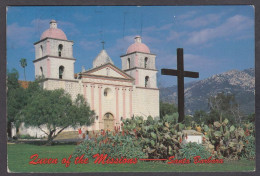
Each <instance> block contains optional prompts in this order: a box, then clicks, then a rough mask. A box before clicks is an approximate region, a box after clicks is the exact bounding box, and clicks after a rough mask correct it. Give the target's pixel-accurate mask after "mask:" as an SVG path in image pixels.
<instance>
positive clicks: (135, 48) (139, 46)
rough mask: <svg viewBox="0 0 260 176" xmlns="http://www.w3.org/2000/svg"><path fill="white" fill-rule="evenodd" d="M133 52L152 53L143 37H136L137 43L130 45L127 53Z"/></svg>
mask: <svg viewBox="0 0 260 176" xmlns="http://www.w3.org/2000/svg"><path fill="white" fill-rule="evenodd" d="M133 52H142V53H150V49H149V48H148V46H146V45H145V44H144V43H142V40H141V37H140V36H136V37H135V43H133V44H132V45H130V46H129V47H128V49H127V51H126V54H129V53H133Z"/></svg>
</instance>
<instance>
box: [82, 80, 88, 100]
mask: <svg viewBox="0 0 260 176" xmlns="http://www.w3.org/2000/svg"><path fill="white" fill-rule="evenodd" d="M86 89H87V84H86V83H83V90H84V99H85V100H86V101H87V93H86V92H87V91H86Z"/></svg>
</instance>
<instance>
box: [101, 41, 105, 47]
mask: <svg viewBox="0 0 260 176" xmlns="http://www.w3.org/2000/svg"><path fill="white" fill-rule="evenodd" d="M101 43H102V48H103V49H104V48H105V42H104V41H102V42H101Z"/></svg>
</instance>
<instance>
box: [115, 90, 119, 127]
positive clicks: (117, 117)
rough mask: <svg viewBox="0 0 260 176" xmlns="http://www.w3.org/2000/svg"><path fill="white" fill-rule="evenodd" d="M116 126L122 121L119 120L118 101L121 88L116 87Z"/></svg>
mask: <svg viewBox="0 0 260 176" xmlns="http://www.w3.org/2000/svg"><path fill="white" fill-rule="evenodd" d="M115 89H116V126H117V125H120V121H119V107H118V106H119V103H118V90H119V88H118V87H116V88H115Z"/></svg>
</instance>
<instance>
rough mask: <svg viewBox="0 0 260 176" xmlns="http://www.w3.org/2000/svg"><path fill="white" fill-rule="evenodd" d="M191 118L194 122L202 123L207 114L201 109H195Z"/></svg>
mask: <svg viewBox="0 0 260 176" xmlns="http://www.w3.org/2000/svg"><path fill="white" fill-rule="evenodd" d="M193 118H194V121H195V122H196V123H198V124H202V123H203V122H205V121H206V120H207V119H208V114H207V113H206V112H205V111H203V110H199V111H195V113H194V115H193Z"/></svg>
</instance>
